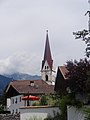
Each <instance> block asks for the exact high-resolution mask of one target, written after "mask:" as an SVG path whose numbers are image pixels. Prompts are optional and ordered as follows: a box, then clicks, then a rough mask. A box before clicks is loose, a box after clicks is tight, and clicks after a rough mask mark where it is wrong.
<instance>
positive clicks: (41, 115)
mask: <svg viewBox="0 0 90 120" xmlns="http://www.w3.org/2000/svg"><path fill="white" fill-rule="evenodd" d="M57 112H59V113H60V110H59V107H51V106H28V107H22V108H20V120H33V119H37V120H44V119H45V118H47V117H48V116H51V117H54V115H55V114H57Z"/></svg>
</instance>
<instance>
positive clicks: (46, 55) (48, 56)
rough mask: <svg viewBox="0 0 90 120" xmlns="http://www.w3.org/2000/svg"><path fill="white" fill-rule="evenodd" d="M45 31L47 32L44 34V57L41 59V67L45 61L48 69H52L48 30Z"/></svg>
mask: <svg viewBox="0 0 90 120" xmlns="http://www.w3.org/2000/svg"><path fill="white" fill-rule="evenodd" d="M46 32H47V34H46V44H45V52H44V59H43V61H42V69H43V66H44V63H45V62H46V61H47V63H48V65H49V67H50V69H51V70H52V64H53V60H52V56H51V50H50V45H49V37H48V30H47V31H46Z"/></svg>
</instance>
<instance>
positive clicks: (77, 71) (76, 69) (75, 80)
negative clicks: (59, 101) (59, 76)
mask: <svg viewBox="0 0 90 120" xmlns="http://www.w3.org/2000/svg"><path fill="white" fill-rule="evenodd" d="M66 67H67V70H68V73H67V77H68V83H69V84H68V87H69V88H70V89H71V92H72V93H74V94H75V93H78V92H79V93H87V86H88V83H90V79H88V72H89V71H90V61H88V60H87V59H86V58H85V59H80V61H77V60H74V61H68V62H67V65H66ZM88 88H89V89H90V86H88ZM88 92H89V90H88Z"/></svg>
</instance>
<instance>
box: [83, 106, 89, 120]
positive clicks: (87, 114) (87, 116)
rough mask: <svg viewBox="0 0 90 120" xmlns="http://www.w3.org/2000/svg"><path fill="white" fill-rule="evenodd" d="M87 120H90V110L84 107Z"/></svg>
mask: <svg viewBox="0 0 90 120" xmlns="http://www.w3.org/2000/svg"><path fill="white" fill-rule="evenodd" d="M84 113H85V115H86V116H85V120H90V108H88V107H84Z"/></svg>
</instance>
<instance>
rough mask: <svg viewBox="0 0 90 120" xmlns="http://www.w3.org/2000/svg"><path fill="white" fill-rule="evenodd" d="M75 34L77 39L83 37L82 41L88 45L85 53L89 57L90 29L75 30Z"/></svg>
mask: <svg viewBox="0 0 90 120" xmlns="http://www.w3.org/2000/svg"><path fill="white" fill-rule="evenodd" d="M73 35H75V39H82V41H84V42H85V44H86V45H87V47H86V52H85V53H86V56H87V57H90V31H88V30H85V29H84V30H82V31H78V32H73Z"/></svg>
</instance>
